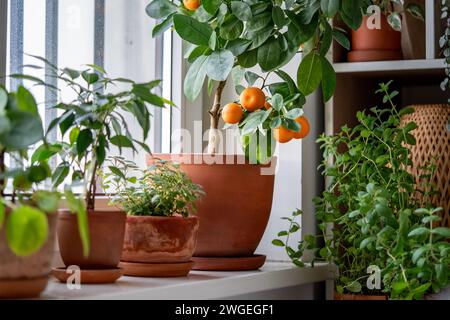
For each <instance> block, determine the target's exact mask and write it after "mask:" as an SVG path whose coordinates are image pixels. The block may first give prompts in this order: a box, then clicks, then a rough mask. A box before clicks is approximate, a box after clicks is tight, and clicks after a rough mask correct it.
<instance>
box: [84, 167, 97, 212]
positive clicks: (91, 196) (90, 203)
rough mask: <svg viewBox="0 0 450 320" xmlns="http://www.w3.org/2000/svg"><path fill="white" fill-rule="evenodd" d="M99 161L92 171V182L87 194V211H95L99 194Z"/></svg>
mask: <svg viewBox="0 0 450 320" xmlns="http://www.w3.org/2000/svg"><path fill="white" fill-rule="evenodd" d="M97 170H98V168H97V160H95V162H94V168H93V169H92V176H91V181H90V183H89V187H88V190H87V193H86V209H87V210H94V209H95V194H96V192H97V179H96V177H97Z"/></svg>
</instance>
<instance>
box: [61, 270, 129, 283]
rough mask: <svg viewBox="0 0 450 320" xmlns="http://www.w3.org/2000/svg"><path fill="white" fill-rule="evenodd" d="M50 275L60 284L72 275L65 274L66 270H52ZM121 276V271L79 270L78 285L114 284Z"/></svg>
mask: <svg viewBox="0 0 450 320" xmlns="http://www.w3.org/2000/svg"><path fill="white" fill-rule="evenodd" d="M52 275H53V276H54V277H55V278H56V279H58V280H59V281H60V282H63V283H65V282H67V279H68V278H69V277H70V276H71V275H72V273H67V272H66V268H53V269H52ZM122 275H123V269H121V268H115V269H104V270H80V276H81V279H80V283H82V284H105V283H114V282H116V280H117V279H119V278H120V277H121V276H122Z"/></svg>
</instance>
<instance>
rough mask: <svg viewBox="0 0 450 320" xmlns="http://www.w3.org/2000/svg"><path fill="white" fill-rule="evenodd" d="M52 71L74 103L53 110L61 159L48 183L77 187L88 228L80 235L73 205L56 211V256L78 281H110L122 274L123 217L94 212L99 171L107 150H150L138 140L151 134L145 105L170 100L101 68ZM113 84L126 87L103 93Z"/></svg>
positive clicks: (59, 272) (150, 85) (122, 214)
mask: <svg viewBox="0 0 450 320" xmlns="http://www.w3.org/2000/svg"><path fill="white" fill-rule="evenodd" d="M52 70H53V73H54V76H55V77H57V78H58V79H59V80H61V81H62V82H63V83H64V84H65V85H66V87H67V88H70V89H72V90H73V92H75V93H76V98H75V99H74V100H73V101H70V102H61V103H59V104H57V105H56V106H55V108H56V109H57V110H58V111H60V115H59V117H57V118H56V119H55V120H54V121H53V122H52V123H51V124H50V126H49V128H48V132H50V131H51V130H54V129H55V128H56V127H58V128H59V131H60V132H61V136H62V139H63V142H61V145H62V151H61V152H60V153H59V155H60V156H61V160H62V161H61V162H60V164H59V165H58V167H57V168H56V170H55V171H54V173H53V177H52V178H53V179H52V180H53V185H54V187H58V186H59V185H61V184H63V183H66V184H67V185H69V186H71V187H72V188H73V187H77V186H78V191H79V192H80V193H81V194H83V196H84V199H85V201H84V204H83V203H81V204H80V203H79V204H78V206H82V207H85V208H86V210H87V220H88V224H89V231H88V232H81V233H79V232H78V226H77V217H76V216H75V215H73V214H72V213H73V212H74V211H76V210H77V207H76V206H70V207H69V208H68V209H66V210H60V212H59V218H58V220H59V221H58V240H59V245H60V251H61V256H62V259H63V261H64V263H65V265H66V266H67V267H68V266H71V265H76V266H79V267H80V268H81V269H82V277H81V281H82V282H109V281H115V280H116V279H117V277H119V276H120V275H121V270H119V269H117V265H118V263H119V261H120V256H121V253H122V245H123V237H124V232H125V222H126V214H125V212H123V211H117V210H113V209H108V210H97V209H96V203H95V202H96V196H97V185H98V184H99V171H100V169H101V168H102V166H103V165H104V162H105V159H106V155H107V152H109V151H110V150H111V148H112V147H116V148H117V149H118V151H119V152H122V150H123V149H124V148H127V149H131V150H132V151H133V152H137V150H138V149H137V148H139V147H141V148H143V149H144V150H145V151H146V152H150V150H149V148H148V146H147V145H146V144H145V143H144V142H143V141H145V140H146V138H147V137H148V133H149V130H150V116H151V114H150V111H149V109H148V104H151V105H154V106H157V107H164V105H165V104H166V103H169V102H168V101H166V100H164V99H162V98H161V97H159V96H157V95H155V94H153V93H152V92H151V91H152V89H154V88H155V87H157V86H158V85H159V84H160V81H152V82H149V83H142V84H138V83H135V82H133V81H131V80H128V79H123V78H119V79H111V78H109V77H108V75H107V73H106V72H105V71H104V70H103V69H102V68H101V67H98V66H94V65H89V66H87V68H86V69H84V70H81V71H78V70H73V69H69V68H65V69H57V68H56V67H54V66H52ZM116 83H125V84H127V85H128V86H129V87H130V88H129V89H127V90H123V91H119V92H117V93H109V92H108V91H107V89H108V88H109V87H110V86H111V85H115V84H116ZM124 114H131V115H132V116H134V117H135V118H136V120H137V121H136V122H137V123H138V126H139V127H140V129H141V131H142V136H140V137H136V136H135V135H133V134H132V133H131V132H130V131H129V127H128V123H127V121H126V119H125V118H124ZM83 239H89V240H90V243H91V247H90V251H89V253H87V251H86V247H85V246H83V241H82V240H83ZM95 270H100V272H96V271H95ZM54 272H55V275H57V276H58V275H59V276H61V277H59V278H60V280H64V278H65V277H66V276H67V275H66V273H65V270H62V269H56V270H55V271H54ZM97 274H98V275H99V277H98V278H96V275H97ZM108 274H109V276H108ZM89 275H92V277H93V278H90V276H89ZM101 275H104V276H105V278H102V277H101Z"/></svg>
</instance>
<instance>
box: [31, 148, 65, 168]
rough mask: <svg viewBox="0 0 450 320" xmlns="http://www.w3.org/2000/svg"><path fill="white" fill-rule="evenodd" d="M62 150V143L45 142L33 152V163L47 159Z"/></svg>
mask: <svg viewBox="0 0 450 320" xmlns="http://www.w3.org/2000/svg"><path fill="white" fill-rule="evenodd" d="M61 150H62V146H61V145H60V144H53V145H48V144H43V145H41V146H39V147H38V148H37V149H36V150H35V151H34V152H33V155H32V156H31V163H36V162H42V161H47V160H48V159H50V158H51V157H52V156H54V155H55V154H57V153H58V152H60V151H61Z"/></svg>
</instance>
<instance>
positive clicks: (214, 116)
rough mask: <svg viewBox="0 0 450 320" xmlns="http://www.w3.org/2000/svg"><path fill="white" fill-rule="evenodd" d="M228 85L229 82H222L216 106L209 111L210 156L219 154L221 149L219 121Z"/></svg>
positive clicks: (217, 92) (219, 86)
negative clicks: (223, 95)
mask: <svg viewBox="0 0 450 320" xmlns="http://www.w3.org/2000/svg"><path fill="white" fill-rule="evenodd" d="M226 84H227V81H226V80H225V81H220V82H219V85H218V87H217V89H216V93H215V95H214V104H213V107H212V108H211V110H209V115H210V121H211V124H210V131H209V140H208V153H209V154H216V153H217V152H218V148H219V142H220V139H219V133H218V129H219V121H220V116H221V113H222V109H221V106H222V104H221V101H222V93H223V89H224V88H225V85H226Z"/></svg>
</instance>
